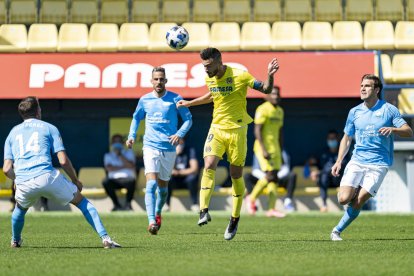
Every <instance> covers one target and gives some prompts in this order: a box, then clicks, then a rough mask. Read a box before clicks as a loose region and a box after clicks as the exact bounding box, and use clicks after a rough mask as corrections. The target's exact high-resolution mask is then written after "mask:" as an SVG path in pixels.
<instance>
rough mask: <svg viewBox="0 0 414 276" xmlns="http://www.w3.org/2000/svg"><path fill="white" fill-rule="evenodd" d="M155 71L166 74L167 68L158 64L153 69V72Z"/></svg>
mask: <svg viewBox="0 0 414 276" xmlns="http://www.w3.org/2000/svg"><path fill="white" fill-rule="evenodd" d="M154 72H162V73H164V74H165V68H164V67H161V66H156V67H154V68H153V69H152V73H154Z"/></svg>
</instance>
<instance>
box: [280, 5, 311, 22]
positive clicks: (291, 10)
mask: <svg viewBox="0 0 414 276" xmlns="http://www.w3.org/2000/svg"><path fill="white" fill-rule="evenodd" d="M283 20H285V21H299V22H305V21H310V20H312V6H311V0H289V1H285V8H284V16H283Z"/></svg>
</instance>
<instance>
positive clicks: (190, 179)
mask: <svg viewBox="0 0 414 276" xmlns="http://www.w3.org/2000/svg"><path fill="white" fill-rule="evenodd" d="M175 150H176V153H177V157H176V159H175V164H174V169H173V170H172V174H171V175H172V177H171V179H170V183H169V184H168V196H167V202H166V203H167V205H168V206H170V200H171V194H172V191H173V190H174V189H183V188H186V189H188V190H189V191H190V196H191V202H192V205H191V211H198V210H199V207H198V171H199V166H198V160H197V155H196V151H195V149H194V148H193V147H189V146H188V145H187V144H186V143H185V140H184V139H182V140H181V141H180V143H179V144H178V145H177V147H176V148H175ZM168 208H169V207H168Z"/></svg>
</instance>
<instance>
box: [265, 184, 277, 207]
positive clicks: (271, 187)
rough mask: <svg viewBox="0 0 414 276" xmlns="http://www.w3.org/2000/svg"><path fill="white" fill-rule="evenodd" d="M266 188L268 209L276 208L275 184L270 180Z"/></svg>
mask: <svg viewBox="0 0 414 276" xmlns="http://www.w3.org/2000/svg"><path fill="white" fill-rule="evenodd" d="M267 190H268V191H269V210H273V209H275V208H276V197H277V186H276V183H275V182H270V183H269V184H268V185H267Z"/></svg>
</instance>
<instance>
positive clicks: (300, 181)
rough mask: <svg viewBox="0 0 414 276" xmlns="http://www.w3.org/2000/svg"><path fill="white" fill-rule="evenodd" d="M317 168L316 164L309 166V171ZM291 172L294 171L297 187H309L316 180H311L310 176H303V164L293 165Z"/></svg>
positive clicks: (314, 183)
mask: <svg viewBox="0 0 414 276" xmlns="http://www.w3.org/2000/svg"><path fill="white" fill-rule="evenodd" d="M316 170H318V168H317V167H316V166H311V167H310V171H311V172H312V171H316ZM292 172H294V173H296V177H297V178H296V186H297V187H309V186H315V185H316V182H315V181H313V180H312V179H311V178H310V177H305V176H304V166H295V167H293V168H292Z"/></svg>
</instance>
